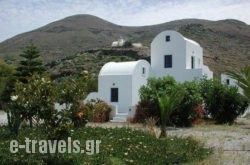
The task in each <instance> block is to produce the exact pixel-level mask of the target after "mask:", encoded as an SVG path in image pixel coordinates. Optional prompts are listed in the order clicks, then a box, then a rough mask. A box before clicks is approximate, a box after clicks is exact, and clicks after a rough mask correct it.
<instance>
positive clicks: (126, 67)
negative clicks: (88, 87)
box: [99, 60, 144, 76]
mask: <svg viewBox="0 0 250 165" xmlns="http://www.w3.org/2000/svg"><path fill="white" fill-rule="evenodd" d="M141 61H144V60H138V61H130V62H108V63H106V64H105V65H104V66H103V67H102V69H101V71H100V73H99V76H100V75H132V74H133V72H134V70H135V68H136V66H137V65H138V64H139V63H140V62H141Z"/></svg>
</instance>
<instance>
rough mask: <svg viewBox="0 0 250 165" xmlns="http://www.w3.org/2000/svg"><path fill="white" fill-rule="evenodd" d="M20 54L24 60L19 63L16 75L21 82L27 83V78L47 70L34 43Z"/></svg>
mask: <svg viewBox="0 0 250 165" xmlns="http://www.w3.org/2000/svg"><path fill="white" fill-rule="evenodd" d="M20 56H21V57H23V58H24V60H22V61H20V63H19V67H18V68H17V73H16V76H17V77H18V79H19V80H20V81H21V82H24V83H27V78H29V77H31V76H32V75H33V74H34V73H39V74H40V73H43V72H44V71H45V68H44V67H43V64H42V61H41V60H39V57H40V54H39V51H38V49H37V47H35V46H34V45H30V46H27V47H26V48H25V49H24V51H23V53H22V54H20Z"/></svg>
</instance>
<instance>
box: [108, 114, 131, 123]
mask: <svg viewBox="0 0 250 165" xmlns="http://www.w3.org/2000/svg"><path fill="white" fill-rule="evenodd" d="M127 116H128V113H116V114H115V116H114V117H113V120H110V121H111V122H126V121H127Z"/></svg>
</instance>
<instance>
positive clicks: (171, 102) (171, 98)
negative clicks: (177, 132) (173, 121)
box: [157, 88, 184, 137]
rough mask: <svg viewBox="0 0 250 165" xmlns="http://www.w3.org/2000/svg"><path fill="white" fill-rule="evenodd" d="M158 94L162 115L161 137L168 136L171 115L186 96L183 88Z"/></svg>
mask: <svg viewBox="0 0 250 165" xmlns="http://www.w3.org/2000/svg"><path fill="white" fill-rule="evenodd" d="M157 96H158V103H159V107H160V116H161V134H160V137H166V136H167V133H166V131H167V128H166V123H167V121H169V118H170V115H171V114H172V113H173V111H174V110H175V109H176V108H177V107H178V106H179V104H180V103H181V101H182V100H183V97H184V91H183V90H182V89H181V88H174V89H173V90H171V92H170V93H166V94H164V95H161V96H160V95H159V94H157Z"/></svg>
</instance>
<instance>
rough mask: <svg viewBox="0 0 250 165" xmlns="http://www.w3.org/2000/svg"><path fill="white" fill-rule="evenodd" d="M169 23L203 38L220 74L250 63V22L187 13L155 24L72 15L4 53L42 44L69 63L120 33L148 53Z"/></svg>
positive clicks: (2, 47) (48, 57)
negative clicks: (186, 16) (137, 24)
mask: <svg viewBox="0 0 250 165" xmlns="http://www.w3.org/2000/svg"><path fill="white" fill-rule="evenodd" d="M168 29H171V30H176V31H179V32H180V33H182V34H183V35H184V36H185V37H188V38H190V39H193V40H195V41H197V42H198V43H200V45H201V46H202V47H203V50H204V57H205V58H204V61H205V64H207V65H208V66H209V67H210V68H211V69H212V70H213V71H214V72H215V73H216V75H218V74H219V73H221V72H223V71H225V70H227V69H238V68H240V67H243V66H245V65H249V64H250V26H249V25H247V24H245V23H243V22H240V21H237V20H221V21H208V20H199V19H184V20H177V21H171V22H167V23H163V24H158V25H152V26H142V27H127V26H119V25H116V24H113V23H111V22H108V21H105V20H103V19H100V18H98V17H95V16H91V15H75V16H71V17H67V18H65V19H62V20H59V21H56V22H53V23H50V24H48V25H46V26H43V27H41V28H39V29H36V30H33V31H30V32H27V33H23V34H20V35H17V36H15V37H13V38H10V39H8V40H5V41H4V42H2V43H0V58H3V59H5V60H7V61H9V62H14V63H15V62H16V61H17V58H18V54H20V52H21V51H22V49H23V48H24V47H25V46H27V45H29V44H30V43H33V44H34V45H36V46H37V47H38V48H39V49H40V51H41V55H42V59H43V60H44V62H45V63H47V65H50V66H51V63H52V64H53V65H63V64H64V62H65V60H66V61H67V58H69V57H72V58H75V57H76V56H78V58H79V57H83V56H86V51H87V52H88V53H89V50H93V49H94V50H96V49H102V48H107V49H109V47H110V45H111V43H112V41H114V40H117V39H118V38H120V37H123V38H125V39H128V40H130V41H133V42H142V43H143V45H145V48H146V51H144V52H146V53H145V54H144V56H145V55H149V53H148V49H149V46H150V42H151V41H152V39H153V38H154V37H155V35H157V34H158V33H159V32H161V31H163V30H168ZM123 51H124V50H123ZM135 51H137V50H135ZM116 52H117V50H116ZM89 54H90V55H91V53H89ZM111 54H113V53H112V52H111ZM118 54H119V53H118ZM138 54H140V53H138ZM93 55H96V54H93ZM107 55H108V54H107ZM72 58H71V60H72ZM83 59H84V58H83ZM62 60H63V61H62ZM96 60H101V59H95V58H93V59H91V60H90V59H89V61H84V60H82V63H81V64H78V65H79V66H82V67H83V66H84V65H85V64H86V63H88V65H91V64H95V63H96V62H97V61H96ZM54 67H55V66H53V67H51V69H52V70H53V68H54ZM71 67H72V66H71ZM73 67H74V66H73ZM56 68H58V67H56ZM54 69H55V68H54ZM82 69H85V68H84V67H83V68H82Z"/></svg>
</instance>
